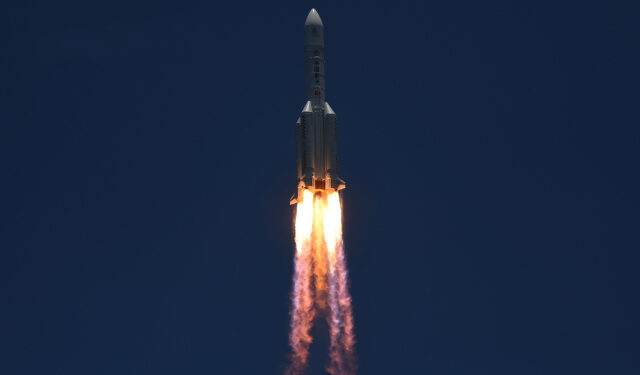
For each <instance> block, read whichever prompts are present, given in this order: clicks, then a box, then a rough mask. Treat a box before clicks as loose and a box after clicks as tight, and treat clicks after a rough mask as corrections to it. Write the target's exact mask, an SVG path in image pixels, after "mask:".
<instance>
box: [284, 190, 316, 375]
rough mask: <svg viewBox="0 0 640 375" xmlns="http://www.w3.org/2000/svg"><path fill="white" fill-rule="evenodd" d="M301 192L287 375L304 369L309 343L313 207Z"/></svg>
mask: <svg viewBox="0 0 640 375" xmlns="http://www.w3.org/2000/svg"><path fill="white" fill-rule="evenodd" d="M308 195H309V196H307V192H306V191H305V197H304V198H305V199H304V200H303V203H300V204H298V206H297V210H296V225H295V226H296V229H295V230H296V234H295V240H296V258H295V273H294V277H293V291H292V293H291V294H292V306H291V332H290V335H289V344H290V345H291V350H292V353H291V364H290V366H289V368H288V369H287V373H288V374H290V375H298V374H302V372H303V371H304V370H305V368H306V367H307V361H308V357H309V346H310V345H311V342H312V341H313V339H312V337H311V335H310V334H309V331H310V329H311V326H312V324H313V318H314V315H315V311H314V309H313V291H312V289H311V286H312V285H311V276H312V268H311V267H312V253H311V250H312V246H311V232H312V228H313V204H312V202H313V201H312V199H313V197H312V196H311V193H308Z"/></svg>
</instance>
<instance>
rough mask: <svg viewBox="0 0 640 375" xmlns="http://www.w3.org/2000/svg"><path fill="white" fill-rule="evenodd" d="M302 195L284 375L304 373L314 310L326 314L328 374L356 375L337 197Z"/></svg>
mask: <svg viewBox="0 0 640 375" xmlns="http://www.w3.org/2000/svg"><path fill="white" fill-rule="evenodd" d="M304 194H305V195H304V199H303V202H302V203H298V206H297V213H296V236H295V237H296V263H295V275H294V286H293V292H292V300H293V301H292V308H291V333H290V336H289V341H290V345H291V349H292V354H291V365H290V366H289V368H288V369H287V374H289V375H301V374H302V373H303V372H304V371H305V370H306V368H307V363H308V357H309V347H310V345H311V342H312V341H313V339H312V337H311V334H310V329H311V327H312V325H313V320H314V318H315V315H316V308H317V312H318V313H320V314H326V319H327V323H328V325H329V331H330V336H331V337H330V343H329V363H328V364H327V371H328V372H329V373H330V374H332V375H352V374H355V372H356V358H355V351H354V345H355V336H354V331H353V312H352V307H351V296H350V295H349V280H348V272H347V268H346V264H345V256H344V247H343V242H342V207H341V202H340V195H339V194H338V193H337V192H333V193H331V194H329V195H328V196H323V195H317V196H316V197H314V196H313V195H312V193H310V192H309V191H305V192H304ZM314 292H315V298H314ZM314 300H315V301H314ZM314 302H315V305H314ZM327 308H328V311H327Z"/></svg>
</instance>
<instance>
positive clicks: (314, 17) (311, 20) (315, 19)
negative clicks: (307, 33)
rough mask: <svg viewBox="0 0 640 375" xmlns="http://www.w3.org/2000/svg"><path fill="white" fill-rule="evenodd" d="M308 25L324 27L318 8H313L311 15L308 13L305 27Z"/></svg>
mask: <svg viewBox="0 0 640 375" xmlns="http://www.w3.org/2000/svg"><path fill="white" fill-rule="evenodd" d="M307 26H319V27H322V19H320V15H319V14H318V11H317V10H315V9H311V11H310V12H309V15H307V20H306V21H305V22H304V27H307Z"/></svg>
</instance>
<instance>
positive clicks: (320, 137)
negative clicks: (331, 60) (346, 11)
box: [290, 9, 345, 204]
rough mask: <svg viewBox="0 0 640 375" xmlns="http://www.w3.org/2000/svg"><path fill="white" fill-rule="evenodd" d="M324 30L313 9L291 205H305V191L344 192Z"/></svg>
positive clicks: (306, 43)
mask: <svg viewBox="0 0 640 375" xmlns="http://www.w3.org/2000/svg"><path fill="white" fill-rule="evenodd" d="M323 29H324V27H323V25H322V20H321V19H320V15H319V14H318V12H317V11H316V10H315V9H311V11H310V12H309V15H308V16H307V20H306V21H305V23H304V57H305V71H306V84H307V103H306V104H305V106H304V108H303V109H302V114H300V117H299V118H298V122H297V124H296V145H297V160H298V191H297V192H296V193H295V194H294V195H293V196H292V197H291V200H290V203H291V204H295V203H297V202H302V199H303V197H304V194H303V193H304V190H305V189H307V190H309V191H311V192H312V193H314V194H315V193H316V192H325V193H330V192H333V191H338V190H341V189H344V188H345V183H344V181H342V180H341V179H340V177H338V150H337V138H336V114H335V112H333V110H332V109H331V106H329V103H327V102H326V101H325V81H324V32H323V31H324V30H323Z"/></svg>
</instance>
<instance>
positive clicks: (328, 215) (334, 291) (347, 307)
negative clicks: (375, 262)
mask: <svg viewBox="0 0 640 375" xmlns="http://www.w3.org/2000/svg"><path fill="white" fill-rule="evenodd" d="M324 214H325V217H324V236H325V243H326V246H327V255H328V258H329V273H328V277H329V305H330V309H331V317H330V320H329V321H330V330H331V344H330V349H329V352H330V357H331V358H330V363H329V366H328V368H327V370H328V371H329V372H330V373H331V374H333V375H338V374H339V375H348V374H354V373H355V371H356V360H355V352H354V345H355V335H354V332H353V312H352V307H351V296H350V295H349V289H348V273H347V269H346V265H345V259H344V247H343V242H342V207H341V202H340V196H339V195H338V193H332V194H329V196H328V197H327V206H326V208H325V211H324Z"/></svg>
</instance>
